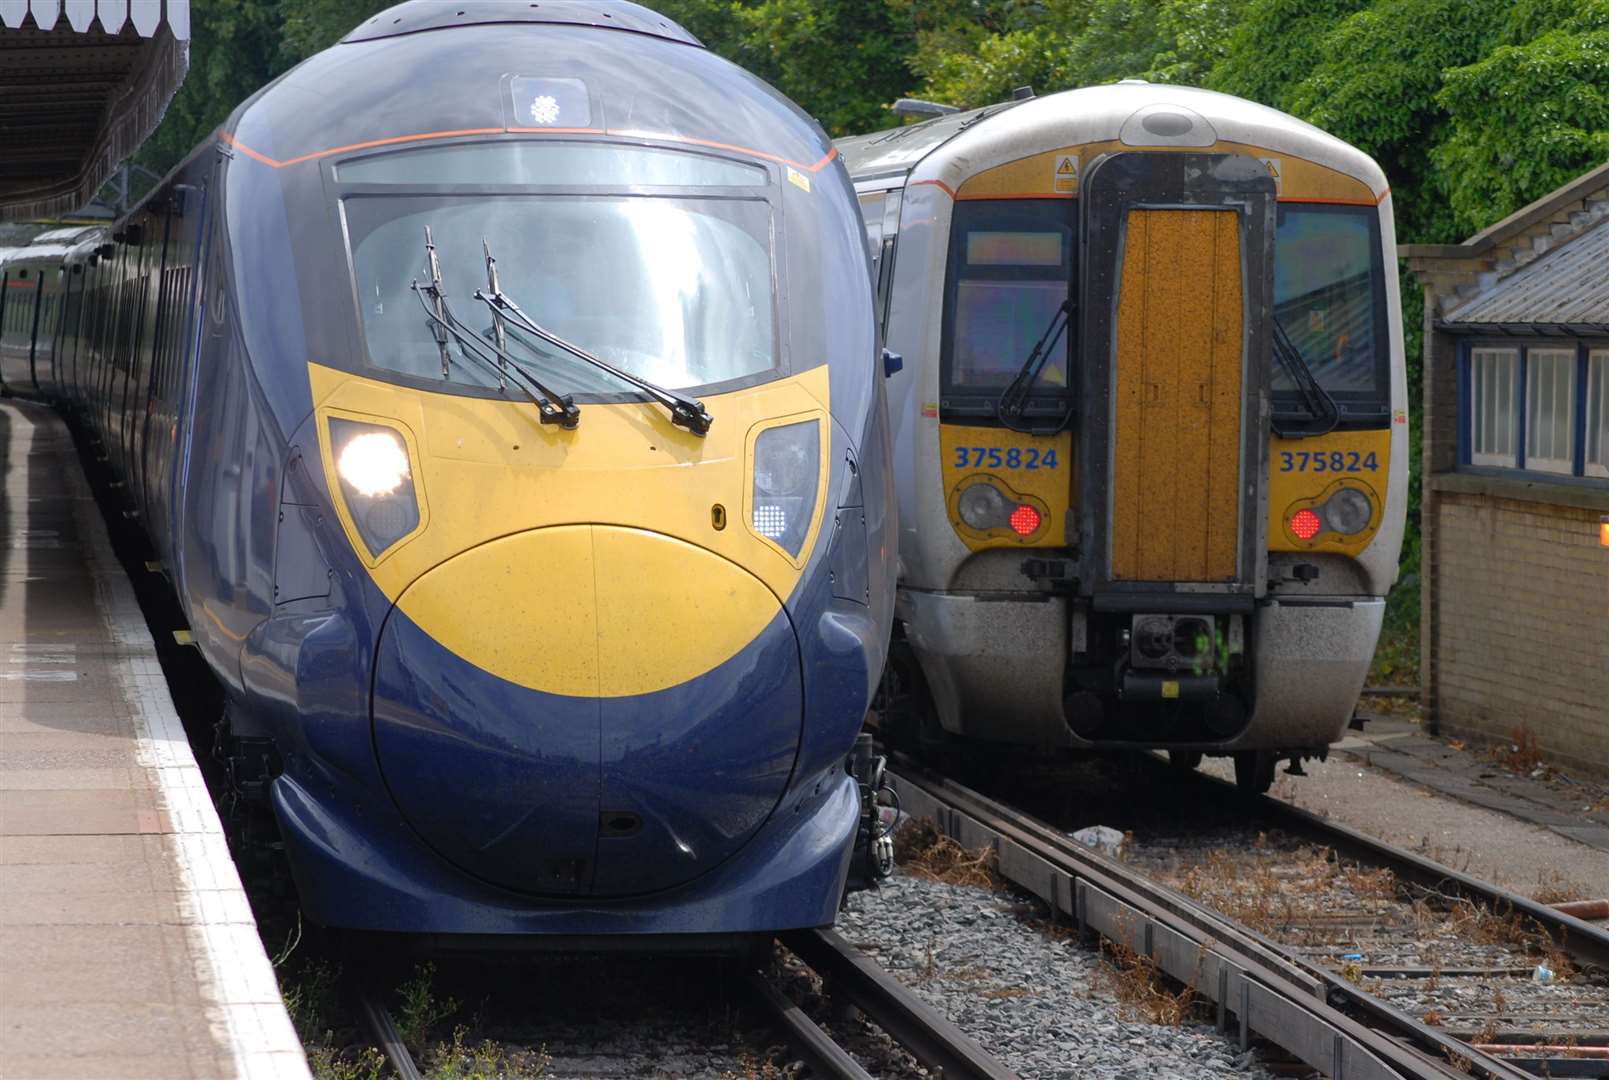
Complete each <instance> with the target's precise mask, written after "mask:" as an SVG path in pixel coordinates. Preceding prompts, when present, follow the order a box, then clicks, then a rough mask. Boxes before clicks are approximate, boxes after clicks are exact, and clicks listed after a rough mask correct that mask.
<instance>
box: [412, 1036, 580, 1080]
mask: <svg viewBox="0 0 1609 1080" xmlns="http://www.w3.org/2000/svg"><path fill="white" fill-rule="evenodd" d="M432 1058H433V1060H432V1061H431V1062H430V1065H429V1066H428V1068H427V1071H426V1073H425V1075H426V1077H427V1078H428V1080H501V1078H502V1077H505V1076H519V1077H540V1076H546V1075H547V1070H548V1068H549V1067H550V1066H551V1065H552V1064H553V1059H552V1057H550V1056H549V1055H548V1052H547V1047H546V1046H543V1047H540V1048H539V1049H538V1050H537V1051H536V1053H535V1054H534V1055H532V1056H524V1057H522V1058H521V1060H519V1061H517V1062H516V1061H511V1060H508V1059H505V1057H504V1055H503V1049H502V1047H500V1046H498V1045H497V1044H496V1043H495V1042H493V1041H492V1040H490V1039H482V1040H481V1041H480V1042H478V1043H476V1044H474V1045H473V1046H471V1045H470V1044H469V1028H468V1027H467V1026H465V1025H463V1024H459V1025H458V1026H457V1027H455V1028H453V1037H452V1042H450V1043H447V1044H446V1045H444V1046H442V1047H440V1048H439V1049H438V1050H437V1051H436V1052H435V1053H434V1054H433V1055H432Z"/></svg>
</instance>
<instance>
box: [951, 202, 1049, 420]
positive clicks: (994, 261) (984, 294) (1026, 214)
mask: <svg viewBox="0 0 1609 1080" xmlns="http://www.w3.org/2000/svg"><path fill="white" fill-rule="evenodd" d="M1076 206H1077V203H1075V202H1072V201H1070V200H1066V199H1024V200H1012V201H1000V202H995V201H987V200H980V201H971V202H962V203H958V204H957V205H956V208H955V218H954V224H953V226H952V232H951V239H950V272H949V287H948V296H947V300H948V303H947V304H946V311H947V314H948V318H947V319H946V320H945V334H944V385H945V391H946V393H950V394H955V395H959V396H965V395H967V394H969V393H979V394H983V393H987V394H991V395H992V394H995V393H998V391H1000V390H1002V389H1004V388H1005V386H1006V385H1007V384H1008V383H1010V382H1011V380H1012V379H1013V378H1014V377H1015V376H1016V375H1017V373H1018V372H1019V371H1020V370H1022V366H1023V363H1024V361H1026V360H1027V359H1028V356H1029V354H1030V353H1032V351H1033V349H1034V346H1035V345H1036V344H1037V343H1038V342H1039V341H1040V339H1041V338H1042V337H1044V335H1045V331H1046V329H1047V328H1048V327H1049V326H1050V325H1051V323H1052V320H1054V319H1055V317H1056V314H1057V312H1058V311H1059V310H1060V309H1061V306H1062V304H1064V303H1065V302H1066V300H1067V296H1068V288H1069V286H1070V283H1071V281H1072V266H1073V256H1074V244H1075V240H1074V233H1073V216H1074V212H1075V210H1074V208H1075V207H1076ZM1071 350H1072V334H1071V333H1065V334H1063V335H1062V336H1061V339H1060V340H1059V341H1057V342H1056V343H1055V345H1054V348H1053V349H1052V350H1051V356H1050V359H1049V361H1048V362H1047V363H1046V364H1045V367H1044V369H1043V372H1042V373H1041V374H1040V376H1039V380H1038V382H1037V383H1036V384H1035V387H1034V390H1035V393H1036V395H1040V396H1043V395H1047V394H1049V395H1057V394H1060V393H1063V392H1065V391H1066V390H1067V389H1068V386H1069V362H1068V359H1069V357H1070V355H1071Z"/></svg>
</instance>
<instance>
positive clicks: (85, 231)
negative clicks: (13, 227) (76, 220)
mask: <svg viewBox="0 0 1609 1080" xmlns="http://www.w3.org/2000/svg"><path fill="white" fill-rule="evenodd" d="M105 231H106V228H105V226H103V225H69V226H67V227H66V228H61V229H49V230H47V231H45V232H42V233H40V234H39V235H38V236H36V237H34V238H33V239H32V240H30V241H29V243H30V244H67V245H72V244H76V243H78V242H79V241H80V240H86V239H88V238H89V237H90V236H92V235H94V234H96V233H102V232H105Z"/></svg>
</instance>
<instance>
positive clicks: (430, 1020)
mask: <svg viewBox="0 0 1609 1080" xmlns="http://www.w3.org/2000/svg"><path fill="white" fill-rule="evenodd" d="M435 980H436V965H435V964H432V963H429V962H426V963H423V964H420V965H419V966H418V967H416V968H414V970H413V977H412V978H410V979H408V980H407V981H406V982H404V983H403V984H402V985H401V986H399V987H397V996H398V997H399V998H401V1005H400V1006H399V1007H398V1009H397V1032H398V1034H400V1035H401V1036H402V1041H403V1042H404V1043H406V1044H407V1045H408V1049H410V1050H412V1051H413V1052H414V1053H416V1054H417V1053H419V1052H420V1051H421V1050H423V1049H424V1046H425V1040H426V1039H428V1038H429V1037H430V1029H431V1028H433V1027H435V1026H436V1025H437V1024H439V1023H441V1021H443V1020H445V1019H447V1018H448V1017H449V1016H451V1015H453V1014H454V1013H456V1012H457V1011H458V1002H457V1000H455V999H454V998H450V997H449V998H441V999H438V998H437V997H436V994H435V991H434V990H433V989H432V984H433V983H434V982H435Z"/></svg>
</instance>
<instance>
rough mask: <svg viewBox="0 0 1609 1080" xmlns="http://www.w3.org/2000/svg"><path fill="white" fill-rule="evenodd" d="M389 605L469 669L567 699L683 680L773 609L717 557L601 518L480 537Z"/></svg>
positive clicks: (758, 586) (730, 650)
mask: <svg viewBox="0 0 1609 1080" xmlns="http://www.w3.org/2000/svg"><path fill="white" fill-rule="evenodd" d="M398 606H399V607H400V608H401V609H402V611H403V612H404V613H405V614H406V615H407V616H408V617H409V618H410V619H412V620H413V621H414V622H415V623H416V624H418V626H419V627H420V629H422V630H423V631H424V632H425V633H427V634H429V635H430V636H431V637H433V638H435V640H436V641H438V642H440V643H441V645H442V646H443V647H444V648H446V649H449V650H451V651H452V652H453V653H454V654H456V655H457V656H459V657H460V658H461V659H463V660H465V661H467V662H469V663H471V664H474V665H475V666H476V667H479V668H481V669H482V670H485V671H488V672H490V673H491V674H493V675H496V676H497V677H498V678H501V679H505V680H507V681H509V682H511V683H515V684H517V685H519V686H523V687H527V688H528V689H532V690H540V691H543V692H545V693H549V694H564V695H567V696H570V697H626V696H629V695H633V694H646V693H652V692H654V691H656V690H664V689H668V688H669V687H672V686H677V685H679V684H681V683H684V682H687V681H689V680H691V679H693V678H696V677H697V676H699V675H702V674H704V673H705V672H707V671H710V670H712V669H713V668H715V667H718V666H719V665H720V664H722V663H725V662H726V661H727V660H730V659H731V658H732V657H733V656H736V655H737V654H738V653H739V652H741V651H742V650H743V648H744V647H745V646H746V645H748V644H749V642H751V641H753V640H754V639H755V638H756V637H758V636H759V634H760V631H762V630H764V629H765V627H766V625H767V624H768V623H770V621H771V620H772V619H773V618H775V617H776V614H777V612H778V610H779V609H780V607H781V605H780V604H779V603H778V601H777V598H776V596H775V595H774V594H773V593H772V592H771V590H770V589H768V588H767V587H766V586H765V585H764V584H763V583H762V582H760V581H759V579H757V578H755V577H754V576H753V575H752V574H750V573H748V572H747V571H745V570H743V569H741V568H739V567H738V566H736V565H734V564H733V563H731V562H729V561H727V560H726V559H723V558H721V557H720V556H719V555H716V554H714V553H712V552H709V551H706V550H703V549H701V548H698V547H695V546H694V545H692V544H688V543H685V542H683V541H680V540H676V539H673V538H671V537H668V536H664V535H662V534H659V533H652V532H648V531H645V530H642V529H629V528H618V527H612V526H607V525H568V526H556V527H553V528H546V529H536V530H532V531H530V532H524V533H519V534H516V535H514V536H509V537H504V538H502V539H499V540H493V541H491V542H489V543H486V544H482V545H480V546H479V547H476V548H472V549H471V550H469V551H467V552H464V553H463V554H462V555H459V556H457V557H456V558H453V559H450V560H449V561H447V562H446V563H443V564H442V565H440V566H438V567H436V568H435V569H434V570H431V571H430V572H429V573H427V574H425V575H423V576H422V577H420V578H419V579H418V580H417V581H416V582H414V583H413V584H412V585H411V586H409V587H408V589H407V590H406V591H405V592H404V593H403V594H402V597H401V599H400V600H399V601H398Z"/></svg>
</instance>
